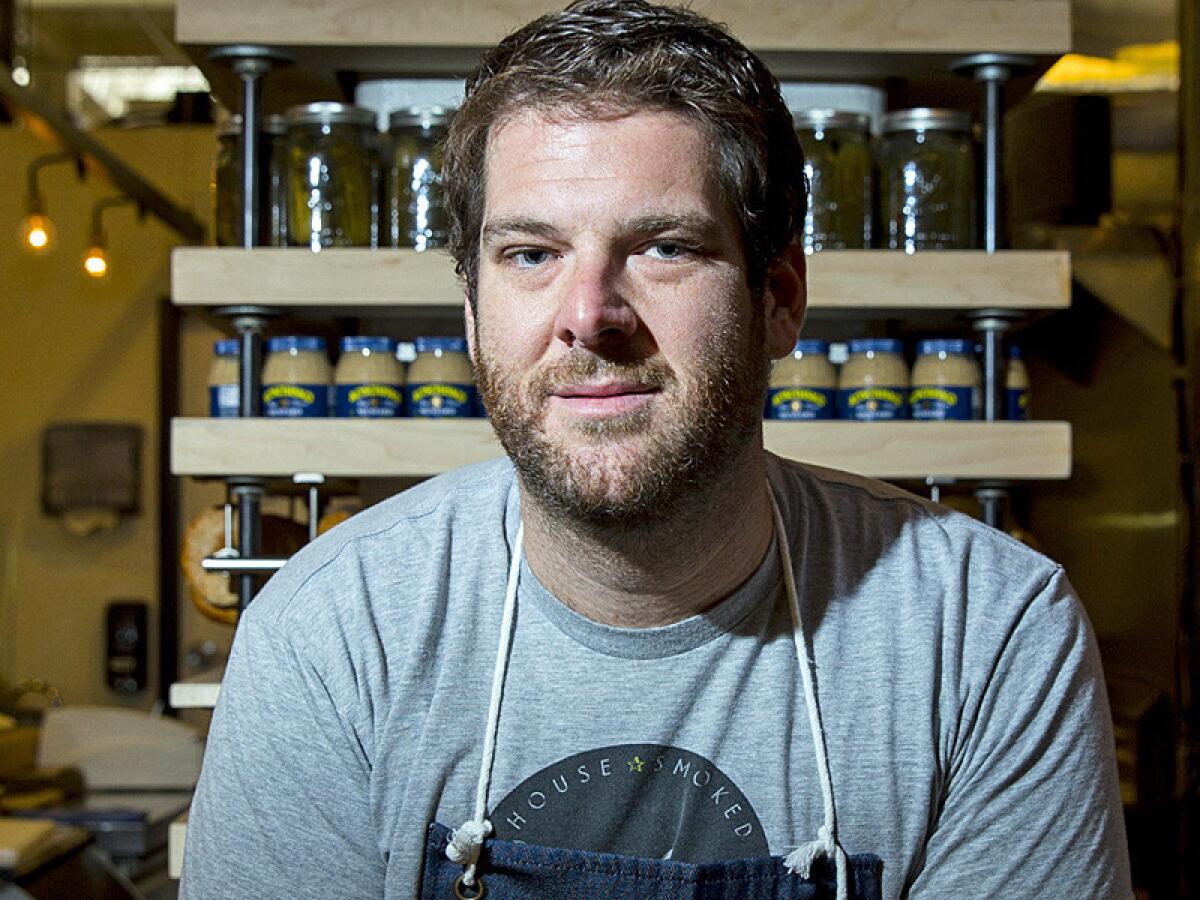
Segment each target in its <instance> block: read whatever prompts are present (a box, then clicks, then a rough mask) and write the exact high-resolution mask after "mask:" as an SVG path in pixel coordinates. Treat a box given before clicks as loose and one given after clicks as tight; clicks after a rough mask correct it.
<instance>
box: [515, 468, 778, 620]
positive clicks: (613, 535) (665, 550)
mask: <svg viewBox="0 0 1200 900" xmlns="http://www.w3.org/2000/svg"><path fill="white" fill-rule="evenodd" d="M768 490H769V489H768V487H767V482H766V458H765V455H764V454H763V452H762V451H761V450H759V449H755V450H754V451H753V452H751V453H750V454H749V455H748V457H747V458H746V459H745V460H744V461H743V462H742V464H741V465H740V466H738V467H736V471H735V472H733V473H731V474H730V475H729V476H727V477H725V478H723V479H721V480H720V481H719V482H715V483H714V485H713V489H712V490H711V491H710V492H706V494H705V495H704V496H703V497H694V498H690V500H689V501H688V502H685V503H684V504H683V505H681V507H680V509H679V510H678V511H677V512H676V514H675V515H673V516H671V517H670V518H669V519H665V520H664V521H662V522H661V523H655V524H654V525H653V526H652V527H651V528H647V529H638V530H637V531H630V530H621V531H620V532H619V533H618V532H613V531H608V530H597V529H595V528H592V527H584V526H579V525H576V524H572V523H568V522H563V521H562V520H561V519H559V518H558V517H557V516H554V515H552V514H550V513H548V512H547V511H546V509H545V508H544V507H542V506H541V505H540V504H539V503H538V502H537V501H536V499H534V498H533V497H531V496H530V494H529V492H528V491H526V490H525V488H524V485H522V486H521V510H522V520H523V521H524V523H525V556H526V559H527V560H528V561H529V566H530V568H531V569H532V570H533V573H534V574H535V575H537V577H538V579H539V580H540V581H541V582H542V584H544V585H545V586H546V588H547V589H548V590H549V591H550V592H551V593H552V594H554V596H556V597H557V598H558V599H559V600H561V601H562V602H563V603H565V604H566V605H567V606H569V607H570V608H571V609H573V610H575V611H576V612H578V613H579V614H581V615H583V616H586V617H587V618H589V619H591V620H593V621H595V622H600V623H602V624H605V625H616V626H620V627H624V628H651V627H654V626H658V625H668V624H670V623H672V622H678V621H681V620H683V619H685V618H687V617H688V616H692V615H695V614H697V613H700V612H703V611H704V610H706V609H708V608H709V607H711V606H713V605H714V604H716V603H718V602H719V601H721V600H723V599H724V598H726V597H728V596H729V595H730V594H732V593H733V592H734V591H735V590H737V588H738V587H739V586H741V584H742V583H743V582H745V581H746V579H748V578H749V577H750V575H752V574H753V573H754V571H755V570H756V569H757V568H758V566H759V565H760V564H761V563H762V560H763V557H764V556H765V555H766V552H767V549H768V547H769V546H770V543H771V532H772V529H773V523H772V519H771V516H772V513H771V501H770V496H769V493H768Z"/></svg>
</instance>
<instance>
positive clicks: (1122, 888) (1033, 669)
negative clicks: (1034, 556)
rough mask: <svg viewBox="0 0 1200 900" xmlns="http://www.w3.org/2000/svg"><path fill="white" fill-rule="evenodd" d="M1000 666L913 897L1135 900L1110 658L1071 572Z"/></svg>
mask: <svg viewBox="0 0 1200 900" xmlns="http://www.w3.org/2000/svg"><path fill="white" fill-rule="evenodd" d="M992 660H993V661H992V663H991V664H990V666H989V667H987V668H985V670H984V674H983V676H982V677H981V679H980V682H979V684H978V686H977V688H973V690H974V692H975V693H976V695H977V696H975V697H966V698H964V700H963V702H962V703H961V706H960V710H959V717H960V718H959V721H958V722H957V742H956V745H955V746H954V749H953V752H952V754H951V757H950V759H949V761H948V765H949V769H948V771H947V773H946V778H945V782H944V784H945V785H946V787H945V789H944V795H943V797H942V805H941V809H940V811H939V814H938V816H937V819H936V821H935V822H933V823H932V824H931V828H932V832H931V834H930V836H929V839H928V841H927V844H926V848H925V859H924V864H923V865H922V866H921V867H920V869H919V870H918V874H917V876H916V877H915V879H914V881H913V883H912V885H911V891H910V894H909V896H910V897H911V898H912V900H933V898H947V900H948V898H962V897H1088V898H1091V900H1108V898H1121V900H1125V898H1129V897H1132V889H1131V886H1130V879H1129V859H1128V850H1127V846H1126V843H1125V827H1124V820H1123V814H1122V808H1121V799H1120V789H1119V785H1118V782H1117V773H1116V758H1115V746H1114V743H1113V733H1112V720H1111V718H1110V714H1109V708H1108V698H1107V694H1106V691H1105V687H1104V680H1103V675H1102V673H1101V667H1100V657H1099V652H1098V650H1097V646H1096V641H1095V636H1094V635H1093V633H1092V630H1091V627H1090V625H1089V623H1088V621H1087V617H1086V614H1085V613H1084V611H1083V609H1082V607H1081V605H1080V603H1079V601H1078V599H1077V598H1076V597H1075V594H1074V592H1073V590H1072V588H1071V586H1070V584H1069V583H1068V582H1067V579H1066V577H1065V575H1063V573H1062V571H1061V570H1058V571H1057V572H1056V574H1054V575H1053V576H1052V577H1051V579H1050V581H1049V583H1048V584H1047V586H1046V587H1045V589H1044V590H1042V591H1041V592H1040V593H1039V594H1038V596H1036V597H1035V598H1034V599H1033V600H1032V601H1031V602H1030V603H1029V604H1028V606H1027V607H1026V608H1025V609H1024V611H1023V613H1022V614H1021V616H1020V617H1019V618H1017V619H1016V620H1015V622H1014V623H1013V625H1012V627H1011V629H1010V630H1009V632H1008V634H1007V635H1006V636H1005V640H1004V641H1003V643H1002V644H1001V647H1000V650H999V653H998V654H993V655H992Z"/></svg>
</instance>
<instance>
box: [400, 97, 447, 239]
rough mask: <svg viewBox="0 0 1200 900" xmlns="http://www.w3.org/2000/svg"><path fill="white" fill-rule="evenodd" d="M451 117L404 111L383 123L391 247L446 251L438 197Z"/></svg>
mask: <svg viewBox="0 0 1200 900" xmlns="http://www.w3.org/2000/svg"><path fill="white" fill-rule="evenodd" d="M449 123H450V113H448V112H446V111H444V110H442V109H440V108H437V109H429V110H408V111H399V112H394V113H392V114H391V117H390V118H389V119H388V143H389V163H388V177H387V201H386V203H385V205H384V209H385V210H386V211H387V213H386V219H387V223H388V224H387V230H388V234H387V238H388V239H389V240H390V242H391V246H393V247H413V248H414V249H416V250H429V249H432V248H435V247H444V246H446V242H447V239H448V237H449V225H448V223H447V221H446V203H445V197H444V194H443V192H442V147H441V144H442V141H443V140H444V139H445V137H446V128H447V126H448V125H449Z"/></svg>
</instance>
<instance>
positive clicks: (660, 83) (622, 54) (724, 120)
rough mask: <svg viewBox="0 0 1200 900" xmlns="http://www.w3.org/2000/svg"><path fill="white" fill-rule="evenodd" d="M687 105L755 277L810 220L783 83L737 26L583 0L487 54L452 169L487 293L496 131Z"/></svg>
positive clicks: (466, 236)
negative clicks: (486, 221) (531, 113)
mask: <svg viewBox="0 0 1200 900" xmlns="http://www.w3.org/2000/svg"><path fill="white" fill-rule="evenodd" d="M562 108H565V109H569V110H577V111H579V112H583V113H587V112H590V111H596V112H607V113H609V114H611V113H612V112H614V111H616V112H618V113H625V112H632V111H634V110H641V109H647V108H649V109H660V110H668V111H672V112H677V113H681V114H682V115H684V116H686V117H688V118H689V119H691V120H693V121H694V122H696V123H697V124H698V125H699V126H700V127H701V128H702V129H703V131H704V132H705V135H706V137H707V139H708V142H709V144H710V146H711V148H712V152H713V158H714V160H715V162H716V173H715V174H716V177H717V181H718V183H719V185H720V187H721V190H722V191H723V192H724V194H725V196H726V199H727V200H728V201H729V203H730V205H731V206H732V208H733V210H734V212H735V213H736V215H737V217H738V221H739V224H740V227H741V237H742V243H743V247H744V250H745V254H746V262H747V280H748V282H749V284H750V287H751V289H752V290H753V291H754V292H755V293H756V294H758V293H759V292H760V291H761V290H762V286H763V284H764V283H765V280H766V275H767V271H768V269H769V268H770V266H771V264H772V263H773V262H774V261H775V260H776V259H777V258H778V257H779V255H780V254H781V253H782V252H783V250H784V249H785V248H786V247H787V246H788V245H789V244H791V243H793V242H794V241H795V240H796V239H797V237H798V235H799V233H800V229H801V228H802V226H803V222H804V213H805V208H806V203H807V190H806V184H805V179H804V156H803V154H802V152H801V150H800V145H799V142H798V141H797V139H796V134H795V131H794V129H793V125H792V118H791V115H790V113H789V112H788V110H787V107H786V106H785V105H784V102H783V99H782V97H780V94H779V82H778V81H777V80H776V79H775V77H774V76H773V75H772V74H771V73H770V72H769V71H768V70H767V67H766V66H765V65H764V64H763V62H762V60H760V59H759V58H758V57H757V56H755V55H754V54H753V53H752V52H750V50H749V49H747V48H746V46H745V45H743V44H742V43H741V42H740V41H738V40H737V39H736V38H734V37H733V36H732V35H731V34H730V33H729V32H728V30H727V29H726V28H725V27H724V26H722V25H718V24H716V23H714V22H711V21H709V20H708V19H705V18H704V17H703V16H700V15H698V14H696V13H694V12H692V11H691V10H688V9H684V8H682V7H670V6H657V5H654V4H651V3H647V2H645V0H578V2H575V3H572V4H571V5H570V6H568V7H567V8H566V9H565V10H563V11H562V12H558V13H551V14H549V15H546V16H542V17H541V18H539V19H535V20H534V21H533V22H530V23H529V24H528V25H526V26H525V27H523V28H521V29H519V30H517V31H515V32H513V33H512V34H510V35H509V36H508V37H506V38H505V39H504V40H503V41H501V42H500V43H499V44H498V45H497V46H495V47H494V48H492V49H491V50H489V51H487V52H486V53H485V54H484V56H483V59H482V61H481V63H480V66H479V68H478V69H477V70H476V71H475V73H474V74H473V75H472V76H471V77H470V78H469V79H468V80H467V86H466V96H465V98H464V100H463V104H462V107H461V108H460V109H459V111H458V113H457V115H456V116H455V118H454V121H453V122H452V123H451V126H450V132H449V136H448V137H447V140H446V146H445V154H444V160H443V169H442V175H443V178H444V179H445V184H446V197H447V205H448V208H449V214H450V252H451V253H452V254H453V255H454V259H455V262H456V264H457V271H458V273H459V275H460V276H461V277H463V278H464V279H465V281H466V285H467V292H468V297H469V298H470V300H471V304H472V306H474V305H475V303H476V301H477V287H478V274H479V241H480V231H481V229H482V227H483V206H484V193H485V190H486V184H485V172H486V155H487V143H488V135H489V133H490V132H491V129H492V128H493V127H494V126H496V125H497V124H499V123H500V122H502V121H503V120H504V119H505V117H507V116H510V115H513V114H514V113H517V112H524V111H528V110H531V109H532V110H535V111H536V110H552V109H562Z"/></svg>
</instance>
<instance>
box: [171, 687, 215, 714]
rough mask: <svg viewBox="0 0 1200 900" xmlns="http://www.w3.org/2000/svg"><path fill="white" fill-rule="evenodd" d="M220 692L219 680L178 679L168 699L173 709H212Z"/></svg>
mask: <svg viewBox="0 0 1200 900" xmlns="http://www.w3.org/2000/svg"><path fill="white" fill-rule="evenodd" d="M220 693H221V682H219V681H177V682H175V683H174V684H172V685H171V690H170V694H169V696H168V698H167V699H168V702H169V704H170V706H171V708H172V709H212V708H213V707H214V706H216V705H217V697H218V696H219V695H220Z"/></svg>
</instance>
